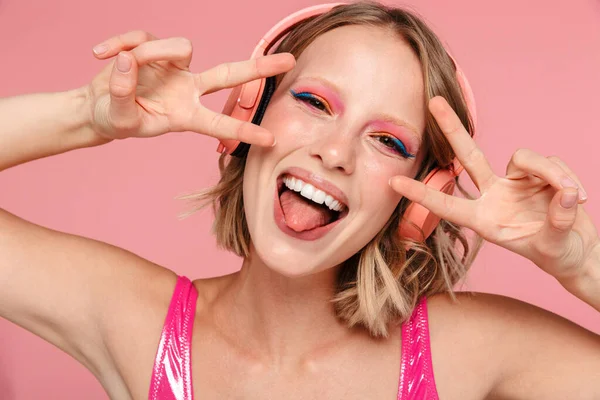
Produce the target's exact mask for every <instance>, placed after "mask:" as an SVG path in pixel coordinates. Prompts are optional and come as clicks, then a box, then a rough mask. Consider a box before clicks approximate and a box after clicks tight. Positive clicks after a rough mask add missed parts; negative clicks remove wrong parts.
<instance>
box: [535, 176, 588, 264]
mask: <svg viewBox="0 0 600 400" xmlns="http://www.w3.org/2000/svg"><path fill="white" fill-rule="evenodd" d="M578 196H579V193H578V190H577V189H576V188H565V189H562V190H559V191H558V192H557V193H556V194H555V195H554V197H553V198H552V201H551V202H550V206H549V208H548V215H547V216H546V221H545V223H544V226H543V228H542V231H541V232H540V233H541V235H540V236H541V237H540V239H541V240H540V242H539V243H541V244H542V245H543V246H544V247H546V248H547V249H548V250H549V252H556V251H558V250H559V249H564V247H565V246H566V245H567V241H568V239H569V234H570V233H571V228H572V227H573V224H574V223H575V218H576V217H577V200H578Z"/></svg>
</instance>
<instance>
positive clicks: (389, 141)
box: [290, 90, 415, 158]
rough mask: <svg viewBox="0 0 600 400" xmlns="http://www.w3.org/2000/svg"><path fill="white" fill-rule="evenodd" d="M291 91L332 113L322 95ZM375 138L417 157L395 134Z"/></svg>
mask: <svg viewBox="0 0 600 400" xmlns="http://www.w3.org/2000/svg"><path fill="white" fill-rule="evenodd" d="M290 93H291V94H292V96H294V98H295V99H297V100H300V101H302V102H304V103H307V104H309V105H310V106H311V107H314V108H316V109H317V110H320V111H325V112H327V113H329V114H331V113H332V112H331V108H329V105H328V104H327V102H326V101H325V100H324V99H321V98H320V97H317V96H315V95H314V94H312V93H309V92H300V93H298V92H296V91H294V90H290ZM375 138H376V139H377V140H378V141H379V142H380V143H381V144H383V145H384V146H385V147H387V148H389V149H390V150H391V151H393V152H394V153H397V154H399V155H400V156H401V157H403V158H414V157H415V155H414V154H411V153H409V152H408V150H407V149H406V146H405V145H404V143H403V142H402V141H401V140H400V139H398V138H396V137H394V136H391V135H376V136H375Z"/></svg>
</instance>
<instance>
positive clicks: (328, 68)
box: [243, 26, 425, 276]
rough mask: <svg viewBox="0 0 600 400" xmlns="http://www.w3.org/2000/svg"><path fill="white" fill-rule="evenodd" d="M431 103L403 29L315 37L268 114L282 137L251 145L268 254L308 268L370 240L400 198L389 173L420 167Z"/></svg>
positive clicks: (295, 269)
mask: <svg viewBox="0 0 600 400" xmlns="http://www.w3.org/2000/svg"><path fill="white" fill-rule="evenodd" d="M423 104H424V89H423V74H422V72H421V67H420V63H419V60H418V58H417V57H416V55H415V54H414V53H413V51H412V50H411V49H410V47H409V45H408V44H407V43H405V42H404V41H403V40H401V39H400V38H399V36H398V35H397V34H395V33H392V32H391V31H388V30H383V29H381V28H373V27H365V26H344V27H341V28H337V29H334V30H332V31H329V32H327V33H325V34H323V35H321V36H319V37H318V38H317V39H316V40H315V41H314V42H313V43H311V44H310V45H309V46H308V47H307V48H306V50H305V51H304V52H303V53H302V55H301V56H300V57H299V58H298V60H297V64H296V67H295V68H294V69H293V70H292V71H290V72H289V73H288V74H287V75H286V76H285V78H284V79H283V80H282V82H281V84H280V85H279V87H278V88H277V90H276V92H275V93H274V95H273V97H272V99H271V101H270V103H269V106H268V108H267V111H266V113H265V116H264V118H263V121H262V123H261V126H263V127H265V128H266V129H268V130H270V131H271V132H272V133H273V134H274V135H275V138H276V140H277V144H276V145H275V147H273V148H260V147H258V146H252V147H251V148H250V152H249V154H248V159H247V163H246V169H245V174H244V187H243V190H244V207H245V212H246V218H247V221H248V228H249V230H250V235H251V239H252V243H253V245H254V248H255V249H256V252H257V254H258V256H259V257H260V258H261V260H262V261H263V262H265V263H266V265H268V266H269V267H270V268H272V269H274V270H276V271H278V272H280V273H282V274H284V275H287V276H301V275H307V274H311V273H315V272H319V271H322V270H324V269H327V268H331V267H334V266H336V265H339V264H340V263H342V262H343V261H345V260H347V259H348V258H349V257H351V256H352V255H353V254H355V253H356V252H358V251H359V250H360V249H361V248H362V247H364V246H365V245H366V244H367V243H368V242H369V241H370V240H371V239H372V238H373V237H374V236H375V235H376V234H377V233H378V232H379V231H380V230H381V229H382V228H383V226H384V225H385V223H386V222H387V221H388V219H389V218H390V216H391V215H392V213H393V211H394V209H395V207H396V206H397V204H398V202H399V200H400V195H398V194H397V193H396V192H394V190H392V189H391V188H390V186H389V185H388V181H389V179H390V178H391V177H393V176H396V175H409V176H414V175H415V174H416V173H417V170H418V167H419V163H420V160H421V157H420V153H419V148H420V143H421V138H422V132H423V130H424V126H425V109H424V106H423ZM291 177H293V178H294V180H293V181H292V180H290V179H288V178H291ZM307 184H310V185H311V186H307ZM288 186H289V187H291V188H293V189H290V188H288ZM298 191H299V192H298ZM307 196H308V198H307ZM327 196H331V197H327ZM309 198H311V199H310V200H309ZM323 198H325V203H324V204H323V205H320V204H318V203H319V202H322V201H323ZM332 199H333V200H337V201H338V202H341V203H343V204H341V205H338V204H336V203H335V202H334V203H333V204H329V205H327V203H331V201H332ZM332 208H333V210H331V209H332ZM340 208H341V210H340Z"/></svg>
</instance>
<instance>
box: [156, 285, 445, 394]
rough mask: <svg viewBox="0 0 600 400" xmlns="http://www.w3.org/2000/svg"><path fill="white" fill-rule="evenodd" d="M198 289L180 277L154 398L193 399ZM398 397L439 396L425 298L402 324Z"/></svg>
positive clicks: (167, 323) (163, 341) (160, 352)
mask: <svg viewBox="0 0 600 400" xmlns="http://www.w3.org/2000/svg"><path fill="white" fill-rule="evenodd" d="M197 298H198V292H197V291H196V288H195V287H194V285H192V282H190V280H189V279H188V278H186V277H184V276H180V277H179V278H178V279H177V284H176V285H175V291H174V293H173V298H172V299H171V304H170V305H169V310H168V312H167V317H166V319H165V324H164V326H163V330H162V334H161V336H160V343H159V344H158V351H157V352H156V359H155V361H154V368H153V369H152V379H151V381H150V394H149V396H148V398H149V399H150V400H193V390H192V363H191V350H192V342H191V339H192V328H193V322H194V316H195V313H196V299H197ZM401 358H402V360H401V365H400V382H399V386H398V400H439V398H438V394H437V390H436V388H435V381H434V379H433V367H432V363H431V349H430V345H429V323H428V319H427V301H426V299H425V298H423V299H422V300H421V301H420V302H419V304H418V305H417V307H416V308H415V310H414V312H413V314H412V315H411V317H410V318H409V319H408V320H407V321H406V322H405V323H404V324H402V350H401Z"/></svg>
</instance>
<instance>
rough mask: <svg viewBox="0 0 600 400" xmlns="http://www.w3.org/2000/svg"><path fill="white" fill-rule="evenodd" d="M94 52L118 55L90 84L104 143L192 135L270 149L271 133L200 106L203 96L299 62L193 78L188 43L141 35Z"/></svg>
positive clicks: (274, 58) (228, 68)
mask: <svg viewBox="0 0 600 400" xmlns="http://www.w3.org/2000/svg"><path fill="white" fill-rule="evenodd" d="M94 54H95V55H96V57H97V58H99V59H108V58H111V57H114V56H117V57H116V58H115V59H114V60H113V61H112V62H111V63H110V64H109V65H107V66H106V67H105V68H104V69H103V70H102V71H101V72H100V73H99V74H98V75H97V76H96V77H95V78H94V80H93V81H92V82H91V84H90V85H89V86H88V93H89V95H88V103H89V107H90V112H91V121H92V122H91V124H92V129H93V130H94V131H95V132H96V133H98V134H99V135H101V136H102V137H104V138H106V139H124V138H127V137H152V136H158V135H162V134H164V133H167V132H181V131H194V132H198V133H202V134H205V135H209V136H213V137H216V138H223V139H238V140H241V141H243V142H246V143H250V144H257V145H261V146H270V145H272V144H273V140H274V138H273V135H272V134H271V133H270V132H268V131H267V130H265V129H264V128H261V127H259V126H256V125H253V124H251V123H249V122H242V121H239V120H236V119H233V118H231V117H229V116H225V115H222V114H219V113H215V112H213V111H211V110H209V109H207V108H205V107H203V106H202V104H201V101H200V97H201V96H202V95H204V94H209V93H212V92H215V91H217V90H221V89H224V88H230V87H234V86H237V85H240V84H243V83H245V82H249V81H252V80H255V79H259V78H263V77H269V76H273V75H277V74H280V73H283V72H287V71H289V70H290V69H292V68H293V66H294V64H295V61H294V57H293V56H292V55H291V54H276V55H270V56H265V57H261V58H257V59H252V60H248V61H242V62H236V63H229V64H222V65H219V66H217V67H214V68H212V69H209V70H208V71H205V72H203V73H200V74H193V73H191V72H190V71H189V65H190V62H191V59H192V45H191V43H190V41H189V40H187V39H185V38H170V39H156V38H155V37H154V36H152V35H150V34H148V33H146V32H141V31H134V32H129V33H126V34H123V35H119V36H115V37H112V38H110V39H108V40H107V41H105V42H103V43H102V44H100V45H98V46H96V47H95V48H94Z"/></svg>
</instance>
